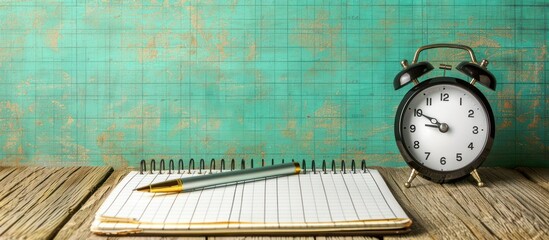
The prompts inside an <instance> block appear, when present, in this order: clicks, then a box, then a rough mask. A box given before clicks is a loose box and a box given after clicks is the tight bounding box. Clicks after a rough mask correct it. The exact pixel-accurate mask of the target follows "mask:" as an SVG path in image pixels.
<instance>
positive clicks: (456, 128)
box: [393, 44, 496, 187]
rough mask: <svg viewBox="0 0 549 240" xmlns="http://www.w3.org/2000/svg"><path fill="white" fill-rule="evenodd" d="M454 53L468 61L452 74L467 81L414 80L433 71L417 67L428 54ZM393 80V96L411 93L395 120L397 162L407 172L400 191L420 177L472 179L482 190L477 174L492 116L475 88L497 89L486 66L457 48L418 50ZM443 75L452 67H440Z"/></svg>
mask: <svg viewBox="0 0 549 240" xmlns="http://www.w3.org/2000/svg"><path fill="white" fill-rule="evenodd" d="M433 48H454V49H461V50H464V51H467V52H468V54H469V56H470V58H471V59H470V61H463V62H461V63H459V64H458V65H457V66H455V69H456V70H458V71H460V72H461V73H463V74H465V76H467V77H468V78H470V79H471V80H463V79H460V78H455V77H448V76H445V74H444V76H439V77H434V78H430V79H427V80H424V81H419V80H418V78H419V77H421V76H423V75H424V74H426V73H428V72H430V71H431V70H433V69H434V68H433V66H432V65H431V63H429V62H427V61H423V62H418V58H419V54H420V53H421V52H422V51H424V50H427V49H433ZM401 64H402V67H403V68H404V69H403V70H402V71H400V72H399V73H398V74H397V75H396V77H395V79H394V82H393V84H394V88H395V90H398V89H400V88H402V87H404V86H405V85H408V84H409V83H413V85H414V86H413V87H412V88H411V89H410V90H409V91H408V92H407V93H406V95H404V98H403V99H402V101H401V102H400V104H399V105H398V109H397V112H396V116H395V129H394V130H395V138H396V143H397V146H398V149H399V151H400V153H401V154H402V157H403V158H404V160H405V161H406V163H407V164H408V166H410V167H411V168H412V172H411V174H410V177H409V178H408V181H407V182H406V183H405V184H404V186H405V187H410V186H411V182H412V181H413V180H414V178H415V177H416V176H417V175H419V176H421V177H423V178H425V179H428V180H431V181H433V182H437V183H443V182H448V181H452V180H456V179H460V178H463V177H466V176H468V175H472V176H473V178H474V179H475V180H476V182H477V185H478V186H479V187H482V186H483V185H484V184H483V182H482V180H481V178H480V176H479V174H478V172H477V168H478V167H479V166H480V165H481V164H482V162H483V161H484V160H485V159H486V157H487V156H488V153H489V152H490V149H491V147H492V143H493V142H494V136H495V127H494V114H493V113H492V109H491V108H490V104H489V103H488V100H487V99H486V97H485V96H484V95H483V94H482V92H481V91H480V90H479V89H478V88H477V86H479V84H480V85H482V86H484V87H487V88H489V89H491V90H495V89H496V79H495V77H494V75H492V73H490V72H489V71H488V70H487V68H486V66H487V65H488V61H487V60H482V61H481V62H480V63H479V62H477V60H476V58H475V55H474V53H473V50H472V49H471V48H470V47H467V46H464V45H457V44H432V45H426V46H423V47H420V48H418V49H417V51H416V53H415V55H414V59H413V60H412V63H411V64H408V62H407V61H406V60H403V61H402V62H401ZM440 68H441V69H443V70H444V73H446V71H447V70H451V68H452V66H451V65H447V64H441V67H440Z"/></svg>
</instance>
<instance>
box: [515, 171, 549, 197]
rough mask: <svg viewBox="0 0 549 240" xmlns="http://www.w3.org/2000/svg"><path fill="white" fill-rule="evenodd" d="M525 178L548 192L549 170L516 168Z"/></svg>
mask: <svg viewBox="0 0 549 240" xmlns="http://www.w3.org/2000/svg"><path fill="white" fill-rule="evenodd" d="M517 170H518V171H519V172H521V173H522V174H523V175H524V176H525V177H526V178H528V179H530V180H531V181H533V182H535V183H537V184H538V185H540V186H541V187H543V188H545V190H547V191H549V168H517Z"/></svg>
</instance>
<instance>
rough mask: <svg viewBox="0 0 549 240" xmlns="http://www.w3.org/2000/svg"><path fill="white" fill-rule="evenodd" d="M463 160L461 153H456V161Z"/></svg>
mask: <svg viewBox="0 0 549 240" xmlns="http://www.w3.org/2000/svg"><path fill="white" fill-rule="evenodd" d="M461 160H463V157H462V156H461V153H456V161H458V162H460V161H461Z"/></svg>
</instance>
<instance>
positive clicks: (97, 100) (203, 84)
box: [0, 0, 549, 167]
mask: <svg viewBox="0 0 549 240" xmlns="http://www.w3.org/2000/svg"><path fill="white" fill-rule="evenodd" d="M379 2H380V1H335V0H334V1H259V0H257V1H161V0H156V1H155V0H151V1H42V0H40V1H38V0H36V1H3V2H2V3H0V159H1V164H2V165H27V164H33V165H46V166H58V165H112V166H114V167H125V166H137V164H138V161H139V160H141V159H143V158H144V159H151V158H155V159H160V158H165V159H170V158H174V159H179V158H183V159H189V158H195V159H200V158H205V159H211V158H225V159H230V158H236V159H241V158H245V159H251V158H253V159H258V161H259V159H261V158H265V159H272V158H274V159H276V160H277V161H279V160H281V159H283V158H284V159H292V158H293V159H303V158H304V159H317V160H320V159H329V160H331V159H366V160H367V161H368V164H369V165H382V166H404V165H405V164H404V161H403V160H402V158H401V157H400V155H399V153H398V150H397V148H396V145H395V142H394V136H393V121H394V114H395V111H396V107H397V105H398V103H399V102H400V100H401V98H402V97H403V96H404V94H405V92H406V91H407V90H408V89H409V88H410V87H405V88H404V89H403V90H399V91H394V90H393V87H392V79H393V77H394V75H395V74H396V73H397V72H398V71H400V69H401V67H400V64H399V62H400V60H402V59H403V58H407V59H408V60H411V58H412V57H413V54H414V52H415V50H416V49H417V48H418V47H420V46H422V45H426V44H432V43H440V42H451V43H460V44H464V45H468V46H470V47H472V48H473V49H474V50H475V53H476V55H477V58H479V59H483V58H486V59H488V60H489V61H490V65H489V66H488V68H489V69H490V70H491V71H492V72H493V73H494V75H495V76H496V78H497V80H498V86H497V91H495V92H492V91H489V90H488V89H486V88H482V89H481V91H482V92H483V93H485V95H486V96H487V98H488V99H489V101H490V103H491V104H492V107H493V109H494V112H495V116H496V129H497V133H496V140H495V143H494V148H493V151H492V153H491V155H490V157H489V159H488V160H487V162H486V163H485V165H487V166H506V167H512V166H545V167H548V166H549V161H547V154H548V150H549V136H548V125H549V123H548V112H549V111H548V109H547V106H548V104H549V101H548V98H547V93H548V88H549V85H548V84H547V76H548V74H547V72H548V68H547V63H548V60H547V42H548V37H549V31H548V26H549V24H548V21H549V20H548V18H549V17H548V15H549V14H548V12H549V11H548V10H549V6H548V4H547V2H546V1H486V0H475V1H469V0H467V1H387V2H385V3H379ZM421 59H424V60H430V61H431V62H432V63H433V65H435V66H437V65H438V64H439V63H447V64H452V65H453V66H455V65H456V64H457V63H459V62H460V61H463V60H466V59H467V55H466V53H465V52H461V51H456V50H441V51H439V50H429V51H428V52H426V53H425V54H423V53H422V55H421ZM441 74H442V72H441V70H437V71H434V73H433V74H430V76H431V77H432V76H436V75H441ZM447 74H449V75H453V76H459V77H462V78H464V76H463V75H460V74H458V73H456V71H455V70H454V71H450V72H449V73H447Z"/></svg>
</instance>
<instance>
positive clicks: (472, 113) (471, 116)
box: [468, 109, 475, 118]
mask: <svg viewBox="0 0 549 240" xmlns="http://www.w3.org/2000/svg"><path fill="white" fill-rule="evenodd" d="M468 116H469V117H470V118H474V117H475V111H473V109H471V110H469V115H468Z"/></svg>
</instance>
